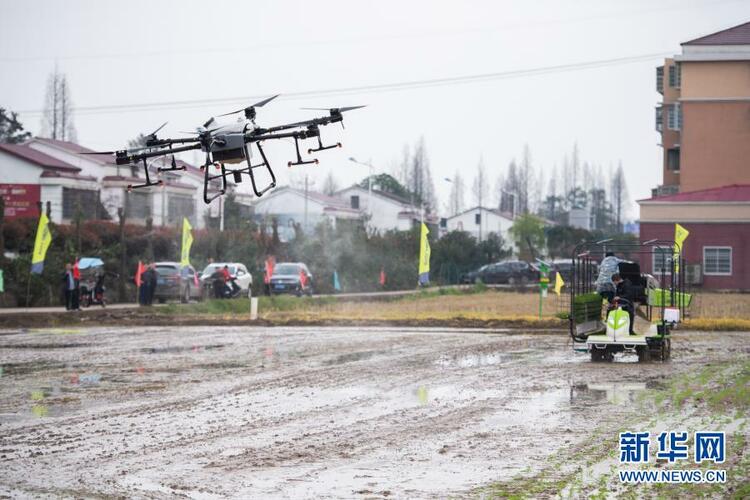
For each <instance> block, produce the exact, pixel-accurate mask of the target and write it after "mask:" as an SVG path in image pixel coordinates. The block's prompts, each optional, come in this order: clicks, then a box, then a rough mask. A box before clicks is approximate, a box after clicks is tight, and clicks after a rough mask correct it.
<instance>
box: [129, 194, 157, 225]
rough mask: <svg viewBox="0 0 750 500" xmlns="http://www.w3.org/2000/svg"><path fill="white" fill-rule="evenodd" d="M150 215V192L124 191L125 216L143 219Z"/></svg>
mask: <svg viewBox="0 0 750 500" xmlns="http://www.w3.org/2000/svg"><path fill="white" fill-rule="evenodd" d="M150 215H151V194H150V193H143V192H137V191H133V192H130V193H125V216H126V217H128V218H129V219H145V218H146V217H149V216H150Z"/></svg>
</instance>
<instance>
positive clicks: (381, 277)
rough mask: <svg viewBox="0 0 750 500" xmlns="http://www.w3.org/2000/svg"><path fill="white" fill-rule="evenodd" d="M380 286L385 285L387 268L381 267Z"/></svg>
mask: <svg viewBox="0 0 750 500" xmlns="http://www.w3.org/2000/svg"><path fill="white" fill-rule="evenodd" d="M378 283H380V286H385V268H383V267H381V268H380V279H379V280H378Z"/></svg>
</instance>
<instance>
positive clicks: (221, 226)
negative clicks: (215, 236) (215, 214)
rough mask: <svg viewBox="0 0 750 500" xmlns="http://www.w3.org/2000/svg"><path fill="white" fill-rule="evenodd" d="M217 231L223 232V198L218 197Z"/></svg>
mask: <svg viewBox="0 0 750 500" xmlns="http://www.w3.org/2000/svg"><path fill="white" fill-rule="evenodd" d="M219 231H222V232H223V231H224V197H223V196H219Z"/></svg>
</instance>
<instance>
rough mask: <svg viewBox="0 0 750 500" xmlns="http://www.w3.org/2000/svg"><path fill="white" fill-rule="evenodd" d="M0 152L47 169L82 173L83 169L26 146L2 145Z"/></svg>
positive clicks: (0, 145)
mask: <svg viewBox="0 0 750 500" xmlns="http://www.w3.org/2000/svg"><path fill="white" fill-rule="evenodd" d="M0 151H5V152H6V153H8V154H11V155H13V156H16V157H18V158H21V159H23V160H26V161H28V162H30V163H34V164H35V165H38V166H40V167H43V168H45V169H52V170H62V171H67V172H80V171H81V169H80V168H78V167H74V166H73V165H71V164H69V163H65V162H64V161H62V160H58V159H57V158H53V157H51V156H49V155H46V154H44V153H42V152H41V151H37V150H35V149H33V148H30V147H29V146H26V145H24V144H0Z"/></svg>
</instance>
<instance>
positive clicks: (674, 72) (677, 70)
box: [669, 63, 682, 89]
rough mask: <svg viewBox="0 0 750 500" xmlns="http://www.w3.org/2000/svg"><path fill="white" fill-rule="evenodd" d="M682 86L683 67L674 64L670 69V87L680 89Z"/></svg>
mask: <svg viewBox="0 0 750 500" xmlns="http://www.w3.org/2000/svg"><path fill="white" fill-rule="evenodd" d="M681 84H682V66H680V63H674V64H673V65H672V66H670V67H669V86H670V87H673V88H676V89H678V88H680V85H681Z"/></svg>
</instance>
